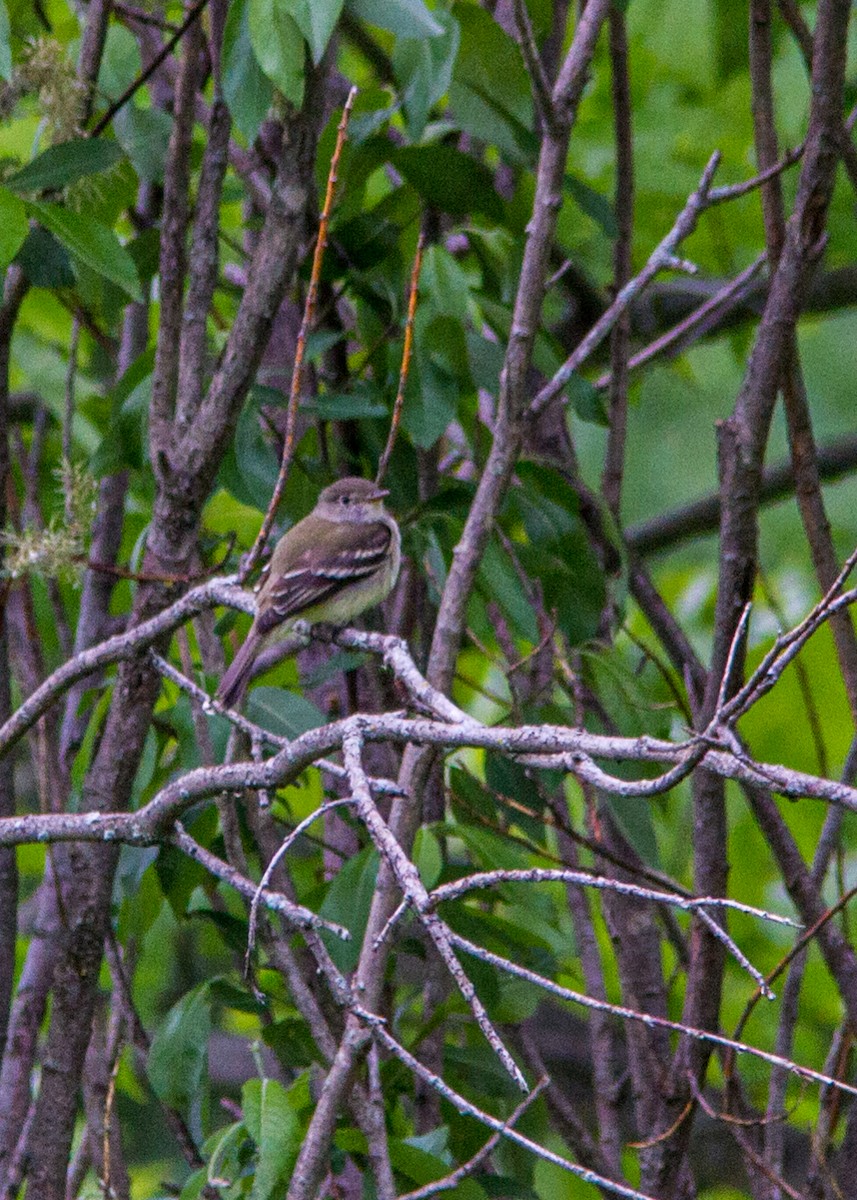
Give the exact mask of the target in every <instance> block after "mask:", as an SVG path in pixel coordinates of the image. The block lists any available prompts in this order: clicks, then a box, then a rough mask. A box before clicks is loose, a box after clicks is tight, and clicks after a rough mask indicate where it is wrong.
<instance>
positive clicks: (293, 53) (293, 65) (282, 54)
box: [247, 0, 305, 108]
mask: <svg viewBox="0 0 857 1200" xmlns="http://www.w3.org/2000/svg"><path fill="white" fill-rule="evenodd" d="M247 16H248V21H249V27H250V42H251V44H252V46H253V53H254V54H255V55H256V61H257V62H258V64H259V66H260V67H261V68H262V70H263V71H264V72H265V74H266V75H267V76H268V78H269V79H270V80H271V82H272V83H273V84H275V85H276V86H277V87H278V88H279V89H280V91H281V92H282V93H283V95H284V96H285V97H286V99H287V100H290V101H291V102H292V104H294V105H295V107H296V108H300V107H301V106H302V105H303V102H304V58H305V43H304V39H303V34H302V33H301V31H300V29H299V28H298V25H297V22H296V21H295V19H294V17H292V16H290V14H289V12H288V3H287V0H249V4H248V9H247Z"/></svg>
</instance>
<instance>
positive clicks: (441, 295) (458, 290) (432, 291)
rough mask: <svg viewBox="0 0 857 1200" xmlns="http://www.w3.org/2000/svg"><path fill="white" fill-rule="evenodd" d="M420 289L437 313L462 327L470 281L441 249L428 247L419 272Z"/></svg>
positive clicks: (454, 261)
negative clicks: (448, 317) (442, 314)
mask: <svg viewBox="0 0 857 1200" xmlns="http://www.w3.org/2000/svg"><path fill="white" fill-rule="evenodd" d="M420 289H421V290H425V292H426V295H427V298H429V299H431V301H432V303H433V304H434V305H435V307H436V308H437V310H438V312H441V313H444V314H445V315H447V316H450V317H453V318H454V319H455V320H456V321H458V322H460V323H461V324H462V325H463V324H464V322H465V321H466V320H467V312H468V307H469V302H470V282H469V280H468V278H467V275H466V273H465V271H464V270H463V268H462V267H461V266H460V265H459V264H458V263H457V262H456V260H455V259H454V258H453V257H452V255H451V254H450V253H449V251H448V250H445V249H444V248H443V246H438V245H434V246H429V247H428V249H427V250H426V252H425V258H424V259H423V266H422V270H421V271H420Z"/></svg>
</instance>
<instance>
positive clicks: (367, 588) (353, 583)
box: [217, 476, 402, 707]
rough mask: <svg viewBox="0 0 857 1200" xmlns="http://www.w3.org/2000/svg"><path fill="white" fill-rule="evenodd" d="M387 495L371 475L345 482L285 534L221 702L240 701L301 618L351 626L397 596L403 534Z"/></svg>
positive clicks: (220, 692)
mask: <svg viewBox="0 0 857 1200" xmlns="http://www.w3.org/2000/svg"><path fill="white" fill-rule="evenodd" d="M387 495H389V493H388V491H387V490H386V488H382V487H379V486H378V484H376V483H372V481H371V480H369V479H360V478H357V477H355V476H348V477H346V478H345V479H340V480H338V481H337V482H336V483H332V484H331V485H330V486H329V487H326V488H325V489H324V490H323V491H322V492H321V493H320V495H319V497H318V501H317V503H316V506H315V508H314V509H313V510H312V512H311V513H310V514H309V516H306V517H304V519H303V520H302V521H298V523H297V524H296V525H293V526H292V528H291V529H289V530H288V532H287V533H285V534H284V535H283V537H282V538H280V540H279V542H278V543H277V546H276V548H275V550H274V553H273V555H272V556H271V565H270V570H269V572H268V577H267V579H266V580H265V582H264V584H263V585H262V587H261V589H260V591H259V598H258V600H257V602H256V616H255V618H254V621H253V624H252V626H251V627H250V632H249V633H248V635H247V639H246V641H245V642H244V644H243V646H242V647H241V649H240V650H239V651H238V653H237V654H236V655H235V658H234V659H233V661H232V665H231V666H230V667H229V669H228V670H227V672H226V674H225V675H224V676H223V679H222V680H221V682H220V687H219V688H218V689H217V699H218V700H220V701H221V702H222V703H223V704H226V705H228V706H229V707H233V706H234V705H235V704H236V703H237V702H239V701H240V699H241V697H242V696H243V694H244V689H245V688H246V686H247V682H248V680H249V678H250V672H251V670H252V668H253V663H254V661H255V659H256V655H257V654H258V653H259V651H260V650H261V649H262V647H263V645H264V644H265V643H266V642H269V641H276V640H279V639H281V638H283V637H285V636H286V635H287V634H288V633H289V631H290V630H291V628H292V627H293V625H294V623H295V621H297V620H298V619H302V620H305V621H308V622H310V623H313V622H316V621H329V622H330V623H331V624H333V625H346V624H347V623H348V622H349V621H352V620H353V619H354V618H355V617H357V616H359V615H360V613H362V612H364V611H365V610H366V609H367V608H372V606H373V605H375V604H380V603H381V601H382V600H384V599H385V598H386V597H387V596H388V595H389V594H390V592H391V591H392V589H393V586H394V585H395V582H396V578H397V576H398V574H399V565H400V563H401V557H402V550H401V546H402V539H401V535H400V534H399V527H398V525H397V524H396V522H395V520H394V519H393V517H391V516H390V514H389V513H388V512H387V510H386V509H385V508H384V497H385V496H387Z"/></svg>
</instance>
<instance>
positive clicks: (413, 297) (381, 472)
mask: <svg viewBox="0 0 857 1200" xmlns="http://www.w3.org/2000/svg"><path fill="white" fill-rule="evenodd" d="M424 249H425V236H424V234H423V233H422V231H420V236H419V238H418V239H417V250H416V254H415V255H414V265H413V267H412V268H411V286H410V290H409V292H408V317H407V320H406V322H405V340H404V345H403V346H402V365H401V367H400V368H399V386H398V388H397V389H396V399H395V402H394V404H393V415H392V417H391V418H390V432H389V433H388V434H387V444H386V446H385V447H384V453H383V454H382V455H381V460H380V462H379V463H378V473H377V475H376V476H375V482H376V483H381V482H382V480H383V478H384V476H385V475H386V474H387V467H388V466H389V464H390V455H391V454H392V453H393V447H394V446H395V444H396V435H397V434H398V432H399V423H400V421H401V419H402V407H403V406H404V403H405V388H406V387H407V383H408V373H409V371H410V366H411V351H412V349H413V341H414V318H415V316H416V312H417V291H418V287H419V282H420V268H421V267H422V264H423V250H424Z"/></svg>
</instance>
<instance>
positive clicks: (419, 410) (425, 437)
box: [402, 343, 458, 450]
mask: <svg viewBox="0 0 857 1200" xmlns="http://www.w3.org/2000/svg"><path fill="white" fill-rule="evenodd" d="M417 345H418V349H417V354H416V355H415V356H414V359H413V361H412V362H411V372H410V375H409V376H408V382H407V385H406V387H405V404H404V408H403V409H402V426H403V428H404V429H405V430H406V432H407V433H408V434H409V436H410V438H411V440H412V441H413V443H414V445H416V446H419V447H420V449H422V450H428V449H429V447H430V446H433V445H434V444H435V442H436V441H437V439H438V438H439V437H440V436H441V434H442V433H443V432H444V431H445V429H446V427H447V425H449V423H450V421H451V420H452V419H453V418H454V417H455V413H456V410H457V408H458V384H457V383H456V381H455V379H454V378H453V377H452V375H449V374H447V373H446V372H445V371H443V370H441V369H440V368H439V367H437V366H436V365H435V364H434V363H433V362H432V361H431V359H429V358H428V357H426V358H425V359H423V358H422V355H421V353H420V351H419V343H417Z"/></svg>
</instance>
